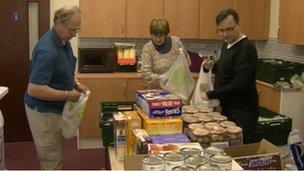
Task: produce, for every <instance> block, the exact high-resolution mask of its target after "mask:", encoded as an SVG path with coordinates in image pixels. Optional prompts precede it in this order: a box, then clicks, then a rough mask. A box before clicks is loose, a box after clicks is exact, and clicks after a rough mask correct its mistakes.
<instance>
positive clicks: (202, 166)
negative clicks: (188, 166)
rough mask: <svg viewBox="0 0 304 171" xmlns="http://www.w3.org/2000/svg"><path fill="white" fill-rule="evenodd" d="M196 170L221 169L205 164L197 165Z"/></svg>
mask: <svg viewBox="0 0 304 171" xmlns="http://www.w3.org/2000/svg"><path fill="white" fill-rule="evenodd" d="M196 170H197V171H202V170H221V169H220V167H218V166H217V165H216V164H214V163H206V164H202V165H198V166H197V168H196Z"/></svg>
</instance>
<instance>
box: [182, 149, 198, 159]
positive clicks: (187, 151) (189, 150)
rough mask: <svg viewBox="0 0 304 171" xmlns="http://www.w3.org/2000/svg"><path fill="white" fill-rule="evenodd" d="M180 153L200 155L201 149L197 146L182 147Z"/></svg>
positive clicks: (186, 155)
mask: <svg viewBox="0 0 304 171" xmlns="http://www.w3.org/2000/svg"><path fill="white" fill-rule="evenodd" d="M180 153H181V154H182V155H184V156H185V157H188V156H201V153H202V150H201V149H198V148H182V149H181V150H180Z"/></svg>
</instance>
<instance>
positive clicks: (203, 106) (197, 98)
mask: <svg viewBox="0 0 304 171" xmlns="http://www.w3.org/2000/svg"><path fill="white" fill-rule="evenodd" d="M211 90H213V84H212V81H211V70H210V71H209V72H207V73H206V72H204V69H203V67H202V66H201V69H200V73H199V77H198V80H197V82H196V86H195V90H194V93H193V96H192V99H191V101H190V105H193V106H196V107H197V108H199V109H200V110H202V111H206V112H211V111H213V109H214V107H217V106H218V105H219V104H220V102H219V100H218V99H213V100H208V101H207V100H204V97H207V94H206V93H207V92H208V91H211Z"/></svg>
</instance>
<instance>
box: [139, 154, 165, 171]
mask: <svg viewBox="0 0 304 171" xmlns="http://www.w3.org/2000/svg"><path fill="white" fill-rule="evenodd" d="M142 169H143V170H144V171H165V162H164V159H163V158H162V157H159V156H156V155H150V156H146V157H145V158H144V159H143V160H142Z"/></svg>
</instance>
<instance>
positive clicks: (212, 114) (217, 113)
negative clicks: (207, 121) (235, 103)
mask: <svg viewBox="0 0 304 171" xmlns="http://www.w3.org/2000/svg"><path fill="white" fill-rule="evenodd" d="M207 114H208V115H209V116H222V114H221V113H220V112H208V113H207Z"/></svg>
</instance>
